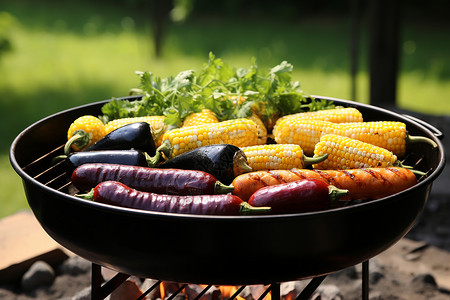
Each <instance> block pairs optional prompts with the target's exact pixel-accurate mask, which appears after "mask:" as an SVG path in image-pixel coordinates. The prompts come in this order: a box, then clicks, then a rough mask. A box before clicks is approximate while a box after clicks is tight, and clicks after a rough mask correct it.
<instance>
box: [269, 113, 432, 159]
mask: <svg viewBox="0 0 450 300" xmlns="http://www.w3.org/2000/svg"><path fill="white" fill-rule="evenodd" d="M329 133H331V134H336V135H342V136H346V137H349V138H352V139H355V140H359V141H362V142H366V143H370V144H372V145H375V146H378V147H382V148H385V149H387V150H389V151H391V152H393V153H394V154H395V155H397V157H403V156H404V155H405V153H406V147H407V144H408V143H413V142H426V143H429V144H431V145H432V146H433V147H436V143H435V142H434V141H432V140H431V139H429V138H426V137H421V136H410V135H408V132H407V130H406V124H405V123H403V122H398V121H373V122H349V123H339V124H336V123H332V122H327V121H320V120H303V119H286V120H284V121H283V122H281V123H280V124H279V126H277V128H276V129H275V130H274V132H273V134H274V138H275V141H276V142H277V143H293V144H298V145H300V146H302V148H303V151H304V152H305V154H307V155H312V153H313V151H314V146H315V144H317V143H318V142H319V140H320V137H321V136H322V135H324V134H329Z"/></svg>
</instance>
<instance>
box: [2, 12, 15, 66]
mask: <svg viewBox="0 0 450 300" xmlns="http://www.w3.org/2000/svg"><path fill="white" fill-rule="evenodd" d="M15 24H17V20H16V19H15V18H14V17H13V16H12V15H11V14H9V13H7V12H0V59H1V58H2V56H3V55H4V53H6V52H9V51H11V50H12V49H13V47H12V42H11V35H12V33H11V32H12V29H13V27H14V26H15Z"/></svg>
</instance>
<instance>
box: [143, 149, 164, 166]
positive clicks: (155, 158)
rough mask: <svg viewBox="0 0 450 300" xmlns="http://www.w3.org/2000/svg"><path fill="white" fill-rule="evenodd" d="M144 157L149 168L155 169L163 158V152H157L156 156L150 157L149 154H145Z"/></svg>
mask: <svg viewBox="0 0 450 300" xmlns="http://www.w3.org/2000/svg"><path fill="white" fill-rule="evenodd" d="M144 156H145V160H146V161H147V166H148V167H150V168H153V167H154V166H156V164H158V162H159V159H160V158H161V152H159V151H156V153H155V155H154V156H150V155H148V153H147V152H144Z"/></svg>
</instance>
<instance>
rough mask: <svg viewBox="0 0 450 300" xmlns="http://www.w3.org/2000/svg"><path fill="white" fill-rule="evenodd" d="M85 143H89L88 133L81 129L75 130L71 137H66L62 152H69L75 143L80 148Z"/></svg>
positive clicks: (85, 144) (67, 153)
mask: <svg viewBox="0 0 450 300" xmlns="http://www.w3.org/2000/svg"><path fill="white" fill-rule="evenodd" d="M87 144H89V134H88V133H87V132H86V131H84V130H82V129H78V130H75V131H74V133H73V135H72V137H71V138H70V139H68V140H67V142H66V144H65V145H64V154H65V155H69V154H70V149H71V148H72V145H75V146H77V147H78V148H80V149H81V148H84V147H86V146H87Z"/></svg>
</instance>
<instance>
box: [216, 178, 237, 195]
mask: <svg viewBox="0 0 450 300" xmlns="http://www.w3.org/2000/svg"><path fill="white" fill-rule="evenodd" d="M233 191H234V186H232V185H226V184H223V183H222V182H220V181H219V180H217V181H216V184H215V185H214V194H216V195H218V194H228V193H231V192H233Z"/></svg>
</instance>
